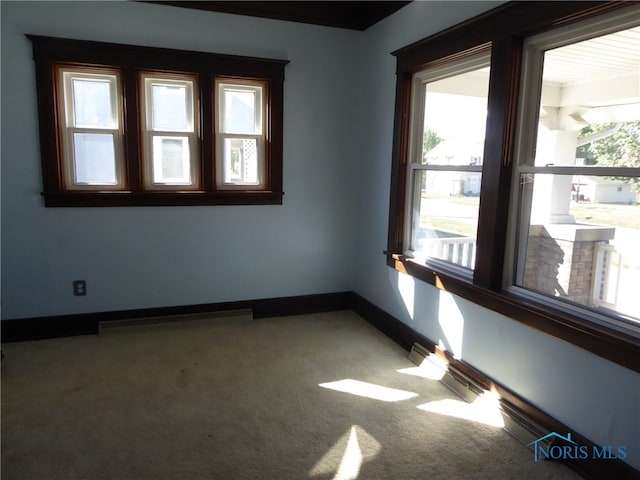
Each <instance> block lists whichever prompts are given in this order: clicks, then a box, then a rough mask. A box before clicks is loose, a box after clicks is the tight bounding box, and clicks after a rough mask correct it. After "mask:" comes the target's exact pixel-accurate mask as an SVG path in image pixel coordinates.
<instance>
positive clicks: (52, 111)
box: [28, 35, 287, 206]
mask: <svg viewBox="0 0 640 480" xmlns="http://www.w3.org/2000/svg"><path fill="white" fill-rule="evenodd" d="M28 37H29V38H30V39H31V41H32V44H33V51H34V59H35V63H36V84H37V89H38V108H39V117H40V144H41V157H42V168H43V195H44V200H45V205H46V206H136V205H215V204H227V205H234V204H281V203H282V196H283V193H282V135H283V132H282V116H283V111H282V109H283V106H282V103H283V100H282V99H283V83H284V67H285V65H286V64H287V62H286V61H282V60H271V59H258V58H246V57H235V56H228V55H217V54H209V53H199V52H185V51H177V50H167V49H159V48H148V47H133V46H126V45H116V44H106V43H99V42H85V41H77V40H66V39H57V38H49V37H39V36H32V35H29V36H28ZM51 92H55V94H53V95H52V94H51Z"/></svg>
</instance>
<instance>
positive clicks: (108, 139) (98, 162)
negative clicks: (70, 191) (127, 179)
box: [73, 133, 117, 185]
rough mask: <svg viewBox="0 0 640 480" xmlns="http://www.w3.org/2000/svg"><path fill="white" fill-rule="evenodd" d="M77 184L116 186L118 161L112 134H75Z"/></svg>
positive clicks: (74, 152)
mask: <svg viewBox="0 0 640 480" xmlns="http://www.w3.org/2000/svg"><path fill="white" fill-rule="evenodd" d="M73 154H74V161H75V182H76V184H88V185H114V184H116V183H117V182H116V160H115V147H114V138H113V135H112V134H98V133H74V134H73Z"/></svg>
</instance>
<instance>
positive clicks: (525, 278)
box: [516, 174, 640, 321]
mask: <svg viewBox="0 0 640 480" xmlns="http://www.w3.org/2000/svg"><path fill="white" fill-rule="evenodd" d="M521 185H522V191H523V198H524V199H525V202H524V205H527V204H528V203H529V202H528V201H527V200H529V199H531V198H532V202H531V203H532V205H533V206H532V208H531V212H530V214H529V218H528V219H527V220H528V221H527V223H526V225H525V226H523V227H522V228H523V230H524V231H523V233H522V238H521V242H522V245H521V250H522V252H523V253H522V258H523V259H524V261H523V265H522V266H521V269H520V272H521V273H520V278H519V279H518V280H517V282H516V284H518V285H519V286H522V287H525V288H528V289H531V290H535V291H536V292H539V293H543V294H545V295H550V296H553V297H558V298H562V299H565V300H569V301H571V302H575V303H577V304H580V305H583V306H586V307H592V308H606V309H609V310H614V311H617V312H619V313H622V314H623V315H628V316H630V317H633V318H635V320H636V321H640V303H638V301H637V295H638V285H640V253H639V252H638V248H637V246H638V245H640V205H638V203H637V200H638V199H639V198H638V186H640V178H629V177H596V176H587V175H574V176H570V175H544V174H536V175H533V174H523V175H521ZM559 185H563V186H564V185H567V188H563V189H562V190H563V192H564V194H566V196H567V197H568V200H569V202H568V203H569V208H568V210H567V212H566V214H567V215H568V216H570V217H572V222H563V223H555V224H554V223H549V222H548V221H545V220H546V216H545V215H542V216H541V215H540V213H544V212H546V210H547V208H548V207H549V203H550V202H549V200H547V201H546V205H545V204H544V203H545V200H546V199H548V198H550V197H552V196H553V194H552V190H553V189H554V188H555V189H559V187H558V186H559ZM525 211H526V209H523V212H525ZM525 252H526V253H525Z"/></svg>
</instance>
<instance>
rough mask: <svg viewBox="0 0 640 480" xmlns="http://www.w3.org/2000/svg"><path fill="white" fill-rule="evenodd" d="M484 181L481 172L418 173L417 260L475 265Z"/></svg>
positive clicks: (414, 235)
mask: <svg viewBox="0 0 640 480" xmlns="http://www.w3.org/2000/svg"><path fill="white" fill-rule="evenodd" d="M480 182H481V174H480V173H479V172H442V171H429V170H423V171H418V172H417V173H416V178H415V192H416V193H417V195H416V196H415V200H414V208H413V228H412V231H413V236H412V250H414V252H415V256H416V259H418V260H427V259H429V258H437V259H440V260H445V261H448V262H451V263H454V264H456V265H459V266H461V267H465V268H469V269H473V268H474V265H475V256H476V234H477V229H478V206H479V201H480V197H479V193H480Z"/></svg>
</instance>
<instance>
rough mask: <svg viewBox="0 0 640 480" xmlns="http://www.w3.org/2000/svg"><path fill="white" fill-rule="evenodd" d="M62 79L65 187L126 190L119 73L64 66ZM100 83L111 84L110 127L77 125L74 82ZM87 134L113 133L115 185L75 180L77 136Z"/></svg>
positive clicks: (60, 72) (69, 188) (70, 188)
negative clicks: (75, 145) (75, 138)
mask: <svg viewBox="0 0 640 480" xmlns="http://www.w3.org/2000/svg"><path fill="white" fill-rule="evenodd" d="M58 75H59V78H60V81H59V86H60V89H59V91H58V98H59V102H58V108H59V109H60V112H59V114H58V115H59V118H63V119H64V123H62V122H61V123H60V125H59V128H60V130H61V139H62V145H61V148H62V152H63V158H64V185H65V188H66V189H68V190H91V191H101V190H105V189H107V190H123V189H125V188H126V185H125V181H124V141H123V126H122V123H123V122H122V108H121V99H122V92H121V85H120V73H119V72H118V71H117V70H108V69H99V68H77V67H66V66H61V67H59V68H58ZM74 80H84V81H87V80H89V81H101V82H105V81H106V82H108V83H109V90H110V92H109V93H110V101H111V125H110V126H109V127H96V126H93V127H88V126H76V124H75V107H76V106H75V102H74V95H73V81H74ZM76 133H86V134H92V133H93V134H111V135H113V143H114V145H113V146H114V166H115V182H113V183H111V182H110V183H98V182H96V183H80V182H77V181H76V159H75V154H74V135H75V134H76Z"/></svg>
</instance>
